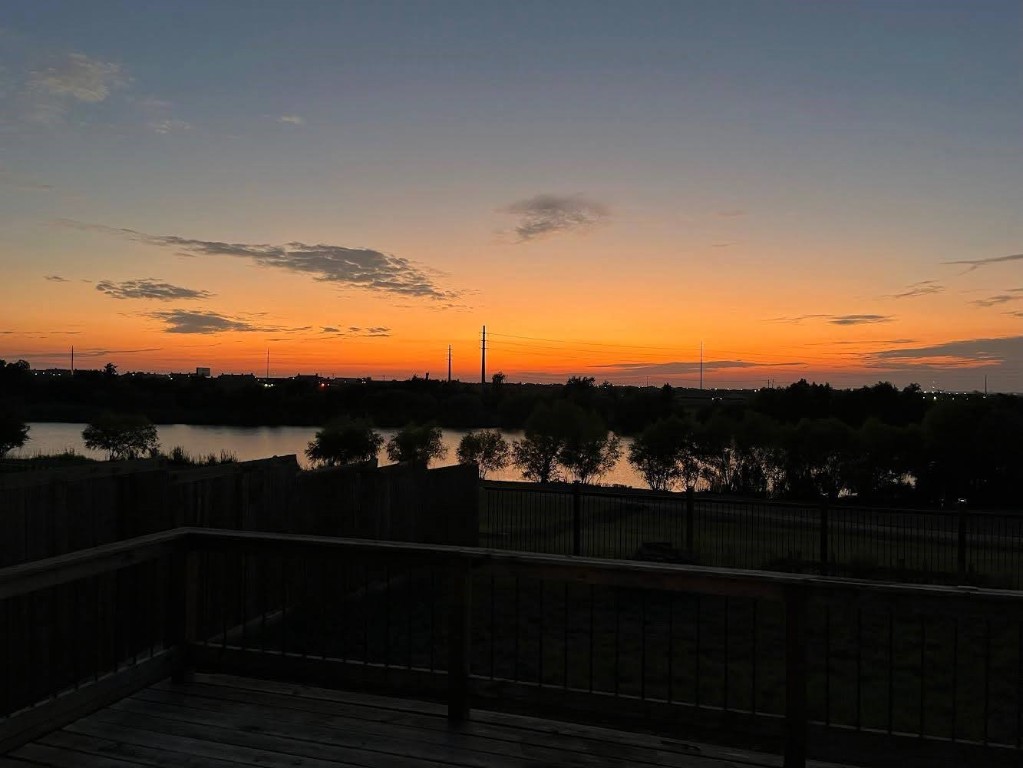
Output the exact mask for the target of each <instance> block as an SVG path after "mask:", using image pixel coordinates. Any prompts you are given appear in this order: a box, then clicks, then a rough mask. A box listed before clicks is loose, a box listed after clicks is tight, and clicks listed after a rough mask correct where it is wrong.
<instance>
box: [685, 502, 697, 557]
mask: <svg viewBox="0 0 1023 768" xmlns="http://www.w3.org/2000/svg"><path fill="white" fill-rule="evenodd" d="M694 496H695V493H694V491H693V487H692V486H689V487H688V488H686V551H687V552H689V554H690V555H693V554H694V553H693V543H694V542H693V518H694V517H695V516H696V504H695V502H694V500H693V497H694Z"/></svg>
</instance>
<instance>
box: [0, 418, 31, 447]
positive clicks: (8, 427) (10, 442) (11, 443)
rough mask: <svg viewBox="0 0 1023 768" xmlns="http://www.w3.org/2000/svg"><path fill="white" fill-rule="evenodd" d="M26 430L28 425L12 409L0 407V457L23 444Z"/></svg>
mask: <svg viewBox="0 0 1023 768" xmlns="http://www.w3.org/2000/svg"><path fill="white" fill-rule="evenodd" d="M28 430H29V426H28V425H27V424H26V423H25V422H24V421H22V420H21V419H20V418H19V417H18V416H17V415H16V414H15V413H14V411H13V410H12V409H10V408H3V409H0V459H2V458H3V457H4V456H6V455H7V454H8V452H9V451H12V450H14V449H15V448H21V446H23V445H24V444H25V442H26V441H27V440H28V439H29V437H28Z"/></svg>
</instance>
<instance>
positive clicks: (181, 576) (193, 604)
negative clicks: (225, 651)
mask: <svg viewBox="0 0 1023 768" xmlns="http://www.w3.org/2000/svg"><path fill="white" fill-rule="evenodd" d="M167 589H168V591H169V592H170V594H169V595H168V596H167V603H166V604H167V620H166V624H165V626H166V634H167V640H166V647H167V649H168V650H169V651H170V652H171V653H172V654H173V657H172V661H171V679H172V680H173V681H174V682H175V683H181V682H184V681H185V680H186V678H187V677H188V674H189V672H190V671H191V666H192V650H191V645H192V643H193V642H195V638H196V625H197V621H198V616H197V613H198V612H197V610H196V608H197V604H198V598H199V554H198V553H197V552H189V551H188V550H187V549H186V548H185V544H184V542H181V543H180V544H179V546H178V547H177V548H175V550H174V551H173V552H172V553H171V568H170V578H169V579H168V580H167Z"/></svg>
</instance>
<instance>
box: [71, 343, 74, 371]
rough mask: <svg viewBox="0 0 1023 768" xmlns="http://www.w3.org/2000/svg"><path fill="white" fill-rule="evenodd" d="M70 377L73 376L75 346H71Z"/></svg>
mask: <svg viewBox="0 0 1023 768" xmlns="http://www.w3.org/2000/svg"><path fill="white" fill-rule="evenodd" d="M71 375H72V376H74V375H75V345H74V344H72V345H71Z"/></svg>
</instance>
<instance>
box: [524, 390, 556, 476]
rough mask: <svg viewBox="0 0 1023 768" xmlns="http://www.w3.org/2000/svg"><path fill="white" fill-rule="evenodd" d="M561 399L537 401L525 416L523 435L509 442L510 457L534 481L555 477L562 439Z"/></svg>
mask: <svg viewBox="0 0 1023 768" xmlns="http://www.w3.org/2000/svg"><path fill="white" fill-rule="evenodd" d="M563 405H564V403H563V401H559V402H558V403H557V404H556V405H553V406H552V405H550V404H548V403H539V404H538V405H537V406H536V407H535V408H534V409H533V412H532V413H531V414H530V415H529V418H528V419H526V430H525V432H526V433H525V436H524V437H523V438H522V439H521V440H518V441H517V442H516V443H515V444H514V445H513V446H512V461H513V463H514V464H515V465H516V466H517V467H518V468H519V469H520V470H521V471H522V476H523V477H525V478H526V479H527V480H531V481H533V482H534V483H549V482H551V481H552V480H558V479H560V477H559V476H558V474H557V468H558V455H559V454H560V453H561V448H562V446H563V445H564V443H565V433H566V426H565V418H564V416H563Z"/></svg>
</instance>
